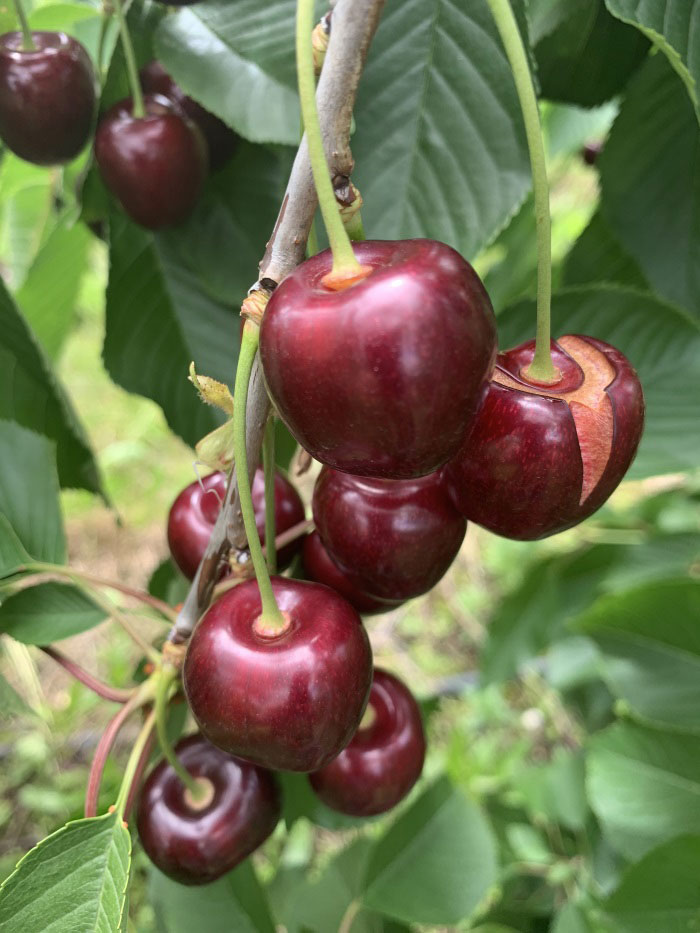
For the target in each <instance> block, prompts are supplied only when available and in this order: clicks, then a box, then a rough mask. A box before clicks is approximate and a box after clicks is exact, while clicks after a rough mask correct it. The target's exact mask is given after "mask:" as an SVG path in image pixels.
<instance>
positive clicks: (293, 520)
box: [168, 469, 304, 580]
mask: <svg viewBox="0 0 700 933" xmlns="http://www.w3.org/2000/svg"><path fill="white" fill-rule="evenodd" d="M225 493H226V474H225V473H221V472H218V473H211V474H210V475H209V476H205V477H204V479H203V480H202V481H201V482H199V481H195V482H194V483H190V485H189V486H185V488H184V489H183V490H182V492H181V493H180V494H179V495H178V497H177V499H175V501H174V502H173V504H172V507H171V509H170V514H169V516H168V545H169V547H170V553H171V554H172V557H173V560H174V561H175V563H176V564H177V565H178V567H179V568H180V570H181V571H182V572H183V573H184V575H185V576H186V577H188V578H189V579H190V580H192V579H193V578H194V575H195V573H196V572H197V567H198V566H199V562H200V560H201V559H202V556H203V554H204V551H205V550H206V547H207V544H208V542H209V538H210V536H211V532H212V528H213V527H214V524H215V522H216V519H217V518H218V516H219V512H220V511H221V503H222V502H223V498H224V495H225ZM252 493H253V507H254V509H255V524H256V525H257V528H258V534H259V535H260V541H261V542H262V543H263V544H264V543H265V476H264V473H263V471H262V470H261V469H258V470H256V472H255V476H254V477H253V486H252ZM303 521H304V503H303V502H302V501H301V498H300V497H299V493H298V492H297V491H296V489H295V488H294V486H292V484H291V483H290V482H289V480H288V479H286V478H285V477H284V476H283V475H282V474H281V473H276V474H275V530H276V533H277V534H281V533H282V532H283V531H287V530H288V529H289V528H292V527H293V526H294V525H297V524H299V522H303ZM300 547H301V539H300V538H298V539H297V540H296V541H292V543H291V544H288V545H287V546H286V547H283V548H282V549H281V550H280V551H279V552H278V554H277V562H278V566H279V567H280V569H282V570H284V568H285V567H288V566H289V564H290V563H291V562H292V560H293V559H294V556H295V554H297V552H298V551H299V549H300Z"/></svg>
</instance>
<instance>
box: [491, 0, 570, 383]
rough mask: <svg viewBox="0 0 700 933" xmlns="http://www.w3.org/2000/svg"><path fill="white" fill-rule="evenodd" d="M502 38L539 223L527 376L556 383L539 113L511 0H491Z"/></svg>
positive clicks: (548, 220) (549, 243)
mask: <svg viewBox="0 0 700 933" xmlns="http://www.w3.org/2000/svg"><path fill="white" fill-rule="evenodd" d="M488 3H489V6H490V8H491V13H492V15H493V18H494V20H495V21H496V26H497V28H498V32H499V33H500V36H501V41H502V42H503V46H504V48H505V50H506V55H507V56H508V61H509V62H510V67H511V69H512V71H513V78H514V79H515V87H516V89H517V91H518V97H519V99H520V108H521V110H522V114H523V120H524V122H525V132H526V134H527V145H528V149H529V150H530V165H531V168H532V186H533V191H534V195H535V221H536V224H537V339H536V343H535V356H534V359H533V361H532V363H531V364H530V366H529V368H528V370H527V376H528V378H530V379H533V380H535V381H537V382H543V383H545V384H546V383H551V382H556V381H557V379H558V378H559V373H558V370H557V369H556V367H555V366H554V364H553V362H552V353H551V348H550V331H551V324H550V316H551V314H550V312H551V305H552V223H551V218H550V213H549V183H548V181H547V165H546V162H545V153H544V142H543V140H542V127H541V124H540V112H539V109H538V106H537V97H536V95H535V87H534V85H533V83H532V75H531V73H530V65H529V62H528V60H527V53H526V51H525V47H524V45H523V40H522V38H521V36H520V30H519V29H518V24H517V22H516V19H515V16H514V15H513V10H512V8H511V5H510V0H488Z"/></svg>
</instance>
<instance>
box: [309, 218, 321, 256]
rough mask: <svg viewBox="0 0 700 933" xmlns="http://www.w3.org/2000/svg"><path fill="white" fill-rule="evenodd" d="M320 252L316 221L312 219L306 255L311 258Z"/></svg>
mask: <svg viewBox="0 0 700 933" xmlns="http://www.w3.org/2000/svg"><path fill="white" fill-rule="evenodd" d="M317 252H318V233H317V232H316V221H315V220H314V221H312V223H311V229H310V230H309V237H308V239H307V241H306V256H307V258H310V257H311V256H315V255H316V253H317Z"/></svg>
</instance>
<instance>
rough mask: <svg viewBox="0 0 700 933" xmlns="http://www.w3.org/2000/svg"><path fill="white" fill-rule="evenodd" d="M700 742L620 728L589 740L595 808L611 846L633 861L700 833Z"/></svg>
mask: <svg viewBox="0 0 700 933" xmlns="http://www.w3.org/2000/svg"><path fill="white" fill-rule="evenodd" d="M698 760H700V737H698V736H694V735H682V734H680V733H670V732H662V731H660V730H656V729H650V728H645V727H643V726H638V725H634V724H632V723H618V724H616V725H614V726H611V727H609V728H608V729H606V730H605V731H603V732H600V733H598V734H597V735H594V736H593V737H591V739H590V740H589V750H588V760H587V788H588V799H589V801H590V804H591V807H592V809H593V811H594V812H595V814H596V815H597V817H598V819H599V820H600V822H601V824H602V827H603V831H604V833H605V835H606V837H607V838H608V839H609V840H610V842H611V843H612V845H613V846H614V847H615V848H616V849H617V850H618V851H619V852H620V853H621V854H622V855H624V856H625V858H628V859H631V860H634V859H638V858H640V857H641V856H643V855H644V854H645V853H646V852H648V851H649V849H651V848H653V847H654V846H656V845H658V844H659V843H662V842H664V841H666V840H667V839H671V838H673V837H674V836H678V835H681V834H682V833H688V832H690V833H695V832H698V833H700V772H699V771H698Z"/></svg>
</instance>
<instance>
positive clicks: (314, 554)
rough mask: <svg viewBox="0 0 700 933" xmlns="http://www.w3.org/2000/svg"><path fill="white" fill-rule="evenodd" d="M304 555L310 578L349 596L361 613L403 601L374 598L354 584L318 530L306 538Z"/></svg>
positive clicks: (379, 609) (393, 607)
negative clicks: (325, 545)
mask: <svg viewBox="0 0 700 933" xmlns="http://www.w3.org/2000/svg"><path fill="white" fill-rule="evenodd" d="M301 559H302V563H303V565H304V573H305V574H306V576H307V577H308V579H310V580H314V581H315V582H316V583H323V584H324V586H330V587H331V589H333V590H335V591H336V593H340V595H341V596H342V597H343V598H344V599H347V601H348V602H349V603H350V605H351V606H354V607H355V609H357V611H358V612H359V613H360V614H361V615H377V614H379V613H380V612H389V611H391V610H392V609H395V608H396V607H397V606H400V605H401V601H400V600H395V601H392V600H384V599H375V598H374V597H373V596H369V595H368V594H367V593H365V592H364V591H363V590H361V589H359V587H357V586H355V584H354V583H353V582H352V580H351V579H350V577H349V576H348V575H347V574H346V573H344V572H343V571H342V570H341V569H340V567H338V565H337V564H335V563H334V562H333V559H332V558H331V556H330V554H329V553H328V551H327V550H326V549H325V547H324V546H323V542H322V541H321V538H320V537H319V534H318V532H317V531H314V532H312V534H310V535H307V536H306V537H305V538H304V543H303V545H302V549H301Z"/></svg>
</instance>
